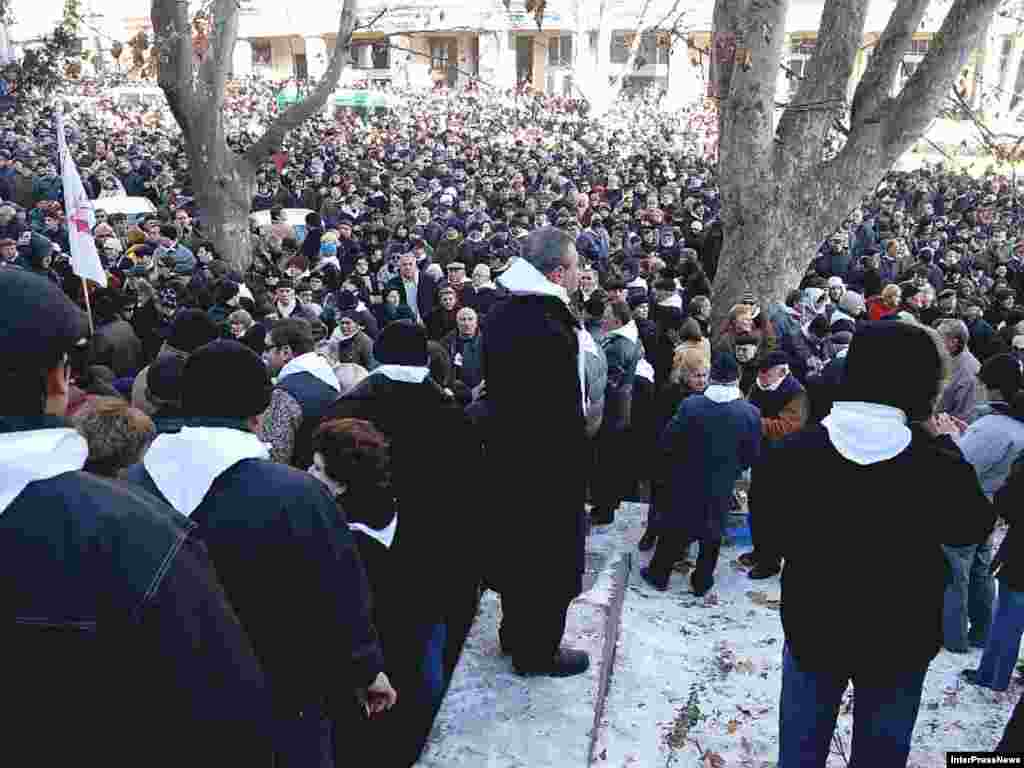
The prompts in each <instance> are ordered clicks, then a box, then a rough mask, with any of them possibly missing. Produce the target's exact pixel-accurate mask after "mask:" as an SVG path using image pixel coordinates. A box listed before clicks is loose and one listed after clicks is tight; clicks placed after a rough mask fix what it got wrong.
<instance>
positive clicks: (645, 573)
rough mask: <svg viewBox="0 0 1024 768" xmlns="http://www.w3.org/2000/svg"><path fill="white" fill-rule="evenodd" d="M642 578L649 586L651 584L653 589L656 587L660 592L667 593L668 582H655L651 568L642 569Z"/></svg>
mask: <svg viewBox="0 0 1024 768" xmlns="http://www.w3.org/2000/svg"><path fill="white" fill-rule="evenodd" d="M640 578H641V579H643V580H644V581H646V582H647V583H648V584H650V585H651V586H652V587H654V588H655V589H656V590H658V591H659V592H665V591H667V590H668V581H665V582H664V583H662V582H660V581H655V579H654V576H652V575H651V569H650V568H641V569H640Z"/></svg>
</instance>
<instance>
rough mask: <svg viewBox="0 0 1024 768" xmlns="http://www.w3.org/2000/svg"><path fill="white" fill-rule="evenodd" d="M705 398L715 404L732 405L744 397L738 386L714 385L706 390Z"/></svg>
mask: <svg viewBox="0 0 1024 768" xmlns="http://www.w3.org/2000/svg"><path fill="white" fill-rule="evenodd" d="M704 397H706V398H707V399H708V400H710V401H711V402H713V403H731V402H732V401H733V400H739V399H740V398H741V397H743V394H742V393H741V392H740V387H739V385H738V384H735V383H733V384H712V385H710V386H709V387H708V388H707V389H705V390H704Z"/></svg>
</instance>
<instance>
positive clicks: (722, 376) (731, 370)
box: [711, 352, 740, 384]
mask: <svg viewBox="0 0 1024 768" xmlns="http://www.w3.org/2000/svg"><path fill="white" fill-rule="evenodd" d="M739 378H740V366H739V364H738V363H737V362H736V358H735V357H733V356H732V354H731V353H729V352H719V353H718V354H717V355H715V359H714V360H713V361H712V362H711V380H712V381H714V382H718V383H719V384H731V383H732V382H734V381H739Z"/></svg>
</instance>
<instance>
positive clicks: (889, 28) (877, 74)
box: [850, 0, 931, 125]
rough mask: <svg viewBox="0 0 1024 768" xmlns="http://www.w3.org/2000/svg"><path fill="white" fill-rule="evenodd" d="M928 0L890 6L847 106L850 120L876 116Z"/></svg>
mask: <svg viewBox="0 0 1024 768" xmlns="http://www.w3.org/2000/svg"><path fill="white" fill-rule="evenodd" d="M930 2H931V0H899V3H898V4H897V5H896V7H895V8H894V9H893V12H892V15H891V16H890V17H889V22H888V23H887V24H886V25H885V31H884V32H882V36H881V37H880V38H879V39H878V44H877V45H876V46H875V52H874V54H873V55H872V56H871V61H870V62H869V63H868V68H867V71H866V72H865V73H864V76H863V77H862V78H861V79H860V82H859V83H857V90H856V91H854V94H853V104H852V106H851V110H850V115H851V117H850V123H851V125H853V124H854V123H861V122H864V121H865V120H871V119H877V116H876V113H877V112H878V110H879V108H880V107H881V106H882V105H883V104H885V103H886V102H887V101H888V99H889V90H890V88H892V84H893V82H894V81H895V79H896V72H897V70H898V69H899V66H900V64H902V62H903V56H904V54H905V53H906V52H907V48H909V47H910V41H911V38H912V36H913V34H914V32H915V31H916V30H917V28H918V27H920V26H921V19H923V18H924V14H925V11H927V10H928V4H929V3H930Z"/></svg>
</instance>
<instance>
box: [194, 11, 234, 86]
mask: <svg viewBox="0 0 1024 768" xmlns="http://www.w3.org/2000/svg"><path fill="white" fill-rule="evenodd" d="M236 3H237V0H215V2H214V6H213V15H212V18H211V19H210V28H209V32H208V34H209V39H210V48H209V50H208V51H207V52H206V56H205V57H204V58H203V61H202V64H201V67H200V79H201V80H202V81H203V82H205V83H206V85H207V87H208V88H209V89H210V96H211V98H212V99H213V103H215V104H220V103H221V102H222V101H223V99H224V87H225V85H226V83H227V79H228V72H229V71H230V69H231V57H232V54H233V52H234V50H235V41H236V40H237V39H238V12H237V5H236ZM204 70H208V71H204Z"/></svg>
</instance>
